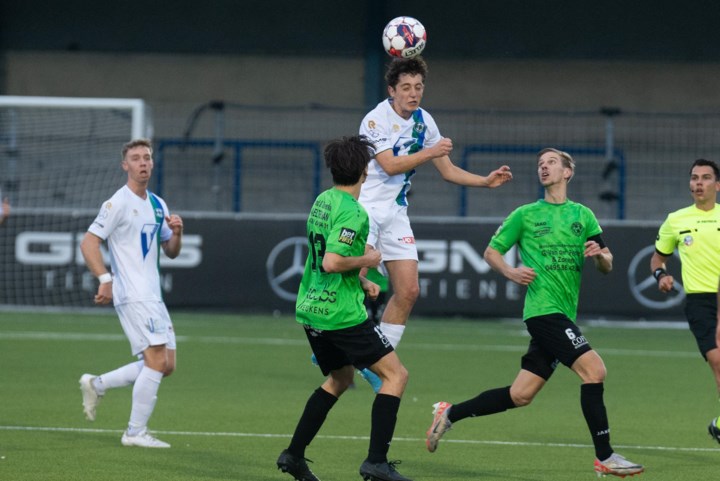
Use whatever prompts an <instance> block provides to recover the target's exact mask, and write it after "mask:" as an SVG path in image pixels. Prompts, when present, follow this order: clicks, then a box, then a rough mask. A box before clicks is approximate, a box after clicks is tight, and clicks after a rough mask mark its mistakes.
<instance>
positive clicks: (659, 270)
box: [653, 267, 668, 282]
mask: <svg viewBox="0 0 720 481" xmlns="http://www.w3.org/2000/svg"><path fill="white" fill-rule="evenodd" d="M666 275H668V273H667V271H666V270H665V269H663V268H662V267H658V268H657V269H655V271H653V277H654V278H655V280H656V281H658V282H660V279H662V278H663V277H665V276H666Z"/></svg>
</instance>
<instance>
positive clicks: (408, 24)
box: [382, 17, 427, 58]
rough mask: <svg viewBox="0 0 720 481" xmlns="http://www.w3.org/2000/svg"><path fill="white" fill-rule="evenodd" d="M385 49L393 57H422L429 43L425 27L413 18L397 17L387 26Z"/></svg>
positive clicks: (384, 37) (384, 41)
mask: <svg viewBox="0 0 720 481" xmlns="http://www.w3.org/2000/svg"><path fill="white" fill-rule="evenodd" d="M382 41H383V47H385V51H386V52H387V53H388V55H390V56H391V57H400V58H412V57H415V56H416V55H420V52H422V51H423V49H424V48H425V44H426V42H427V32H425V27H423V24H422V23H420V22H419V21H418V20H416V19H414V18H412V17H397V18H393V19H392V20H390V22H389V23H388V24H387V25H385V30H383V35H382Z"/></svg>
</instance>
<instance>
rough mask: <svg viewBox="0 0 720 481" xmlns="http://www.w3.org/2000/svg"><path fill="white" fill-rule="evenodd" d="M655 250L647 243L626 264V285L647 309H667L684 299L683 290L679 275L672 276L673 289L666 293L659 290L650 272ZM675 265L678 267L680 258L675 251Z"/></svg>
mask: <svg viewBox="0 0 720 481" xmlns="http://www.w3.org/2000/svg"><path fill="white" fill-rule="evenodd" d="M654 252H655V246H654V245H649V246H647V247H644V248H643V249H641V250H640V251H639V252H638V253H637V254H635V257H633V259H632V261H630V265H629V266H628V286H629V287H630V292H631V293H632V295H633V297H634V298H635V299H636V300H637V301H638V302H639V303H640V304H642V305H643V306H645V307H647V308H648V309H656V310H662V309H669V308H671V307H675V306H677V305H679V304H681V303H682V301H683V300H684V299H685V290H684V289H683V286H682V284H680V282H679V281H678V279H679V278H680V276H679V275H676V276H673V277H674V283H673V290H672V291H670V292H668V293H667V294H665V293H663V292H660V291H659V290H658V287H657V281H656V280H655V278H654V277H653V276H652V273H651V272H650V258H651V257H652V255H653V253H654ZM673 260H674V261H675V262H676V267H677V268H678V269H679V268H680V267H679V266H680V258H679V257H678V255H677V252H676V253H674V254H673Z"/></svg>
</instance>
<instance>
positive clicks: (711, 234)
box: [655, 204, 720, 294]
mask: <svg viewBox="0 0 720 481" xmlns="http://www.w3.org/2000/svg"><path fill="white" fill-rule="evenodd" d="M719 206H720V204H715V207H714V208H713V209H712V210H710V211H704V210H700V209H698V208H697V207H695V205H691V206H690V207H685V208H684V209H680V210H677V211H675V212H672V213H670V214H669V215H668V216H667V219H665V222H663V224H662V225H661V226H660V231H659V232H658V236H657V239H656V240H655V250H657V251H658V252H659V253H660V254H662V255H664V256H671V255H672V253H673V251H674V250H675V248H677V250H678V252H679V253H680V261H681V262H682V281H683V287H684V288H685V292H687V293H688V294H697V293H700V292H717V291H718V277H720V208H719Z"/></svg>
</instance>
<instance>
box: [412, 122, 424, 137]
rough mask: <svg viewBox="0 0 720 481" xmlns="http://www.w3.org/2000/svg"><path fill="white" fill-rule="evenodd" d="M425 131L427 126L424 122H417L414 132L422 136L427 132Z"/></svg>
mask: <svg viewBox="0 0 720 481" xmlns="http://www.w3.org/2000/svg"><path fill="white" fill-rule="evenodd" d="M425 129H426V126H425V124H424V123H422V122H415V125H414V126H413V130H414V131H415V133H417V134H422V133H423V132H425Z"/></svg>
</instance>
